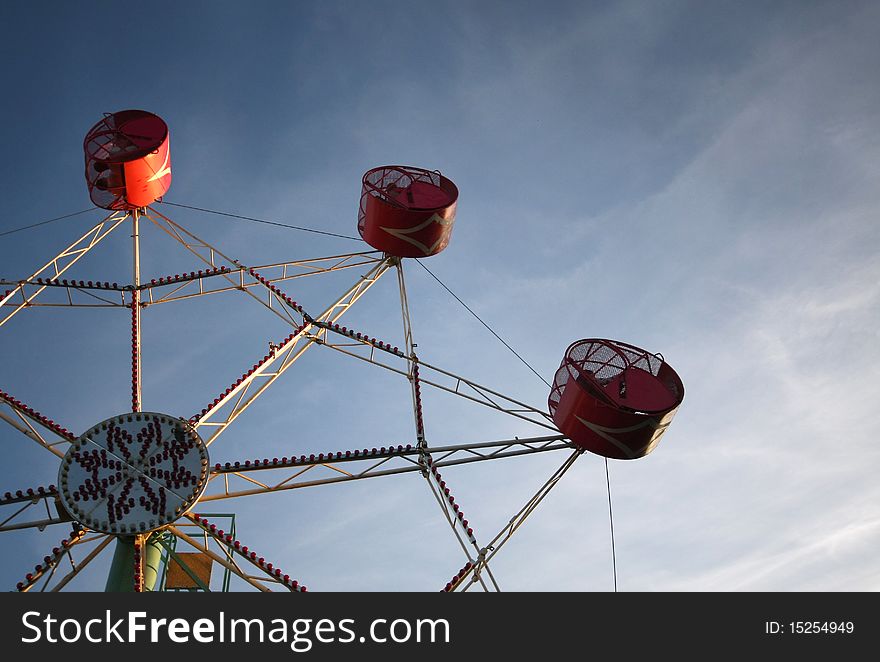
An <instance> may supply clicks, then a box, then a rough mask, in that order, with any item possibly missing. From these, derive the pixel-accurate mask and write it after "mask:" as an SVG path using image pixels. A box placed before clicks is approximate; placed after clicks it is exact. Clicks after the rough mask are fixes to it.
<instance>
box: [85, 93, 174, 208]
mask: <svg viewBox="0 0 880 662" xmlns="http://www.w3.org/2000/svg"><path fill="white" fill-rule="evenodd" d="M83 150H84V151H85V157H86V185H87V186H88V189H89V197H90V198H91V199H92V202H93V203H95V205H97V206H98V207H103V208H104V209H114V210H129V209H137V208H139V207H145V206H147V205H148V204H150V203H151V202H154V201H155V200H157V199H158V198H161V197H162V196H163V195H165V193H166V192H167V191H168V188H169V187H170V186H171V153H170V151H169V146H168V125H167V124H165V122H164V121H163V120H162V118H160V117H158V116H157V115H154V114H153V113H148V112H146V111H144V110H122V111H119V112H117V113H105V115H104V119H102V120H101V121H100V122H98V123H97V124H95V126H93V127H92V128H91V130H89V132H88V133H87V134H86V138H85V140H84V141H83Z"/></svg>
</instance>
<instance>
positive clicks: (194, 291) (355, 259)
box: [140, 252, 383, 306]
mask: <svg viewBox="0 0 880 662" xmlns="http://www.w3.org/2000/svg"><path fill="white" fill-rule="evenodd" d="M382 259H383V258H382V257H381V254H379V255H378V256H377V255H376V253H375V252H370V253H349V254H346V255H331V256H329V257H324V258H313V259H309V260H295V261H291V262H276V263H272V264H263V265H257V266H255V267H252V268H253V269H254V270H255V271H258V272H259V273H260V274H262V275H263V276H264V277H265V278H266V281H267V282H268V283H270V284H273V285H274V284H277V283H283V282H286V281H290V280H294V279H298V278H306V277H308V276H319V275H322V274H327V273H333V272H336V271H343V270H345V269H354V268H357V267H362V266H373V265H375V264H377V263H378V262H381V261H382ZM324 263H326V264H324ZM223 273H225V274H228V276H229V278H218V276H221V275H222V274H223ZM247 274H248V269H246V268H245V267H239V268H235V269H228V268H227V269H226V270H225V271H218V272H217V273H213V272H211V271H208V272H205V273H203V274H191V275H187V274H182V275H180V274H178V275H177V276H168V277H165V278H162V279H161V280H159V281H157V280H155V279H153V281H150V282H148V283H143V284H142V285H141V286H140V289H141V291H142V293H143V294H142V297H141V298H142V301H141V305H142V306H152V305H156V304H160V303H169V302H173V301H184V300H187V299H192V298H195V297H200V296H206V295H209V294H220V293H222V292H233V291H237V290H242V289H252V288H263V287H265V285H264V284H263V283H262V282H260V281H258V280H249V279H248V278H247ZM230 278H231V279H232V280H233V281H234V284H233V283H231V282H230ZM169 288H170V289H169ZM163 292H164V293H163Z"/></svg>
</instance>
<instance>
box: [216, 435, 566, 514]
mask: <svg viewBox="0 0 880 662" xmlns="http://www.w3.org/2000/svg"><path fill="white" fill-rule="evenodd" d="M571 448H574V445H573V444H572V442H570V441H568V440H566V439H565V437H563V436H562V435H555V436H547V437H534V438H531V439H505V440H500V441H491V442H482V443H475V444H460V445H453V446H437V447H427V448H425V449H424V450H423V451H420V450H419V449H418V448H416V447H413V446H409V447H407V448H404V447H400V448H399V449H398V448H394V449H388V450H384V452H382V451H380V450H379V449H376V452H375V453H373V452H372V451H369V450H368V451H367V452H366V453H362V452H361V451H360V450H358V451H345V452H341V451H340V452H337V453H329V454H326V455H324V454H320V455H319V456H315V455H311V456H310V458H312V459H309V458H308V457H306V456H301V458H289V459H288V458H284V461H282V460H280V459H277V458H276V460H277V462H273V460H269V459H268V458H267V459H264V460H255V461H253V462H251V461H247V462H237V463H232V462H228V463H226V465H221V464H216V465H215V466H214V469H213V471H212V474H211V483H212V484H216V483H217V482H218V479H223V480H222V481H220V482H222V483H223V489H222V491H221V492H215V493H210V492H209V493H206V494H204V495H202V497H201V498H200V499H199V503H205V502H209V501H218V500H222V499H233V498H237V497H243V496H255V495H258V494H271V493H273V492H280V491H285V490H295V489H300V488H303V487H314V486H317V485H332V484H335V483H342V482H346V481H352V480H363V479H366V478H377V477H380V476H395V475H398V474H405V473H413V472H422V471H423V467H422V465H421V464H420V463H419V456H420V454H422V453H423V452H427V453H429V454H431V455H432V457H433V458H434V459H433V464H432V466H434V467H437V468H442V467H451V466H457V465H461V464H471V463H474V462H484V461H487V460H500V459H504V458H510V457H519V456H523V455H532V454H535V453H543V452H547V451H554V450H563V449H571ZM392 461H393V466H389V465H391V463H392ZM328 463H333V464H334V465H344V464H346V463H352V464H359V465H361V466H362V467H363V468H358V469H352V470H351V472H350V473H349V472H346V473H340V472H339V470H338V469H336V468H335V467H334V468H328V467H327V464H328ZM364 465H365V466H364ZM258 472H260V473H261V472H270V473H271V472H277V473H281V472H284V473H283V478H282V479H281V480H277V481H269V480H268V479H265V478H264V479H263V480H261V481H260V482H262V483H263V484H264V485H265V487H259V486H256V487H253V486H247V487H246V488H244V489H233V488H232V487H231V486H230V483H231V481H230V479H235V478H236V477H239V479H243V478H244V477H245V476H247V475H253V474H254V473H258ZM208 489H209V490H210V489H211V488H210V485H209V488H208Z"/></svg>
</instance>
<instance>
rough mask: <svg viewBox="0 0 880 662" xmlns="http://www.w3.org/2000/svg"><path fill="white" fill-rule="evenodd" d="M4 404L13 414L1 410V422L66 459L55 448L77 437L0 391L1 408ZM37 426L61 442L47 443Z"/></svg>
mask: <svg viewBox="0 0 880 662" xmlns="http://www.w3.org/2000/svg"><path fill="white" fill-rule="evenodd" d="M4 404H5V405H6V406H7V407H8V408H9V410H10V411H11V413H6V412H5V411H3V410H2V409H0V420H3V421H5V422H6V423H8V424H9V425H11V426H12V427H13V428H15V429H16V430H18V431H19V432H21V433H22V434H23V435H25V436H26V437H27V438H28V439H31V440H33V441H35V442H37V443H38V444H39V445H40V446H42V447H43V448H45V449H46V450H47V451H49V452H50V453H52V454H54V455H56V456H58V457H59V458H61V457H64V453H62V452H61V451H60V450H58V449H57V448H55V446H59V445H61V444H67V443H69V442H71V441H73V440H74V439H76V436H75V435H74V434H73V433H72V432H71V431H70V430H68V429H66V428H64V427H62V426H60V425H58V424H57V423H56V422H55V421H53V420H51V419H50V418H48V417H47V416H44V415H43V414H41V413H40V412H38V411H36V410H35V409H33V408H31V407H28V406H27V405H25V404H24V403H23V402H20V401H18V400H16V399H14V398H12V396H10V395H9V394H8V393H6V392H4V391H0V406H2V405H4ZM37 426H39V427H41V428H43V429H45V430H48V431H49V432H51V433H52V434H55V435H57V436H59V437H61V440H60V441H51V442H50V441H47V439H46V437H45V436H44V435H43V434H42V433H41V432H40V430H39V429H38V427H37Z"/></svg>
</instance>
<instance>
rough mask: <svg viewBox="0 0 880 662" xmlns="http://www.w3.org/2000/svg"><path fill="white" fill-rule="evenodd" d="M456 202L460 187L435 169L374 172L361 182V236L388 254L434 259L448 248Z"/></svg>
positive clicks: (385, 168)
mask: <svg viewBox="0 0 880 662" xmlns="http://www.w3.org/2000/svg"><path fill="white" fill-rule="evenodd" d="M457 200H458V188H456V186H455V184H453V183H452V181H450V180H449V179H447V178H446V177H444V176H443V175H441V174H440V173H439V172H437V171H436V170H435V171H431V170H424V169H422V168H414V167H412V166H381V167H379V168H373V169H372V170H369V171H368V172H367V173H366V174H365V175H364V179H363V189H362V191H361V204H360V210H359V212H358V232H360V234H361V237H363V239H364V241H366V242H367V243H368V244H370V246H372V247H373V248H377V249H379V250H380V251H384V252H385V253H387V254H389V255H396V256H398V257H427V256H429V255H434V254H436V253H439V252H440V251H442V250H443V249H444V248H446V246H447V244H449V238H450V237H451V236H452V224H453V223H454V222H455V205H456V201H457Z"/></svg>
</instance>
